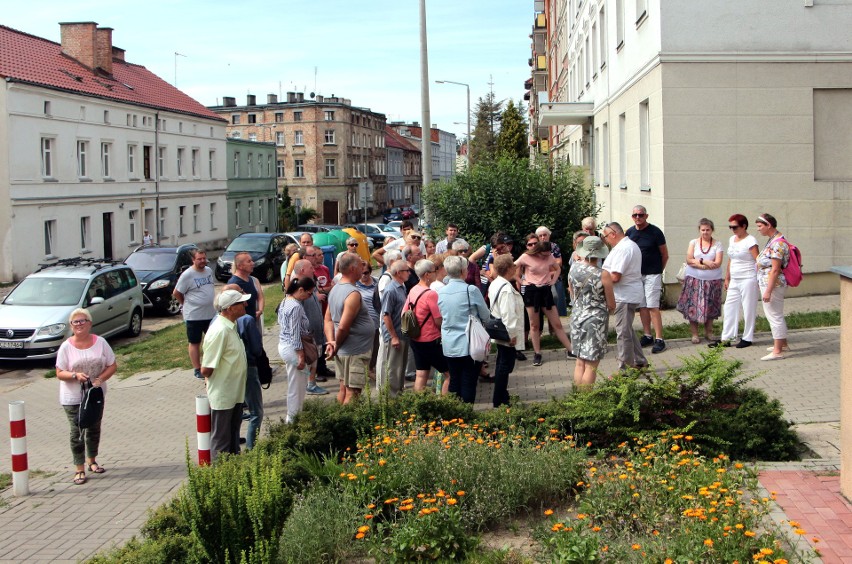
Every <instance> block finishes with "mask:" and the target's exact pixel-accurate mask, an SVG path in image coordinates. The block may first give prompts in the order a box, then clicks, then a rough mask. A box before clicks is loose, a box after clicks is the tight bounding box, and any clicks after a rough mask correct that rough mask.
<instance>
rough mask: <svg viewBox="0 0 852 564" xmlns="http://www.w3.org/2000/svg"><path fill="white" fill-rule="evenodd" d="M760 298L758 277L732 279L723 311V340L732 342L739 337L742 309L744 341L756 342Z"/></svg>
mask: <svg viewBox="0 0 852 564" xmlns="http://www.w3.org/2000/svg"><path fill="white" fill-rule="evenodd" d="M759 297H760V294H759V289H758V287H757V277H754V278H732V279H731V283H730V284H729V285H728V295H727V296H726V297H725V306H724V307H723V309H722V311H723V312H724V318H723V320H722V340H723V341H731V340H733V339H734V338H735V337H736V336H737V329H738V328H739V325H740V309H741V308H742V311H743V320H744V326H743V336H742V339H743V340H744V341H754V321H755V318H756V317H757V300H758V298H759Z"/></svg>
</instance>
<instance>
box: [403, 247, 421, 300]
mask: <svg viewBox="0 0 852 564" xmlns="http://www.w3.org/2000/svg"><path fill="white" fill-rule="evenodd" d="M402 258H404V259H405V262H407V263H408V267H409V276H408V279H407V280H406V281H405V284H404V285H405V293H406V294H408V292H410V291H411V289H412V288H414V287H415V286H416V285H417V283H418V282H420V278H418V276H417V274H416V273H415V272H414V265H415V264H417V261H418V260H420V259H422V258H423V253H422V252H421V251H420V245H406V246H405V247H403V249H402Z"/></svg>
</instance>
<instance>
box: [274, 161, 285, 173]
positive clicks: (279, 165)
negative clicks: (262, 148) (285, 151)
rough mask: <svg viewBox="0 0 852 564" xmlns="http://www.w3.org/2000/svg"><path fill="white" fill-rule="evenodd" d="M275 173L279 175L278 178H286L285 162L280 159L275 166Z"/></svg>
mask: <svg viewBox="0 0 852 564" xmlns="http://www.w3.org/2000/svg"><path fill="white" fill-rule="evenodd" d="M275 173H276V175H277V178H284V161H282V160H280V159H279V160H278V162H277V163H276V164H275Z"/></svg>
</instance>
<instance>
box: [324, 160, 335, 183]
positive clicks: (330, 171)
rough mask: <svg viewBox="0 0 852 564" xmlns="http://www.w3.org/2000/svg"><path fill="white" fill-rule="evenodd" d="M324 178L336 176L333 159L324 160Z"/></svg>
mask: <svg viewBox="0 0 852 564" xmlns="http://www.w3.org/2000/svg"><path fill="white" fill-rule="evenodd" d="M325 176H326V178H334V177H335V176H337V164H336V160H335V159H325Z"/></svg>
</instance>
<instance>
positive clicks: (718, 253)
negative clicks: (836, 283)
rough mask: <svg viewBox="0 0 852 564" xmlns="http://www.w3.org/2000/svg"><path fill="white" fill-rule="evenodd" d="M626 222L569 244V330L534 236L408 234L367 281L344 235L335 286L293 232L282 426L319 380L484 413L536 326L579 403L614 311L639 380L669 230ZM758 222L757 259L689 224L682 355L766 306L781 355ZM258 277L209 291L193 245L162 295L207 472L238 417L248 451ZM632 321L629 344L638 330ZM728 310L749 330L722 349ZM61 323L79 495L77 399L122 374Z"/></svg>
mask: <svg viewBox="0 0 852 564" xmlns="http://www.w3.org/2000/svg"><path fill="white" fill-rule="evenodd" d="M631 218H632V220H633V225H632V226H630V228H629V229H627V230H625V229H624V228H623V227H622V225H621V224H620V223H618V222H611V223H608V224H606V225H604V226H603V227H602V229H601V230H600V233H598V228H597V225H596V222H595V219H594V218H591V217H588V218H585V219H583V221H582V223H581V228H580V229H579V230H578V231H576V232H575V233H573V235H572V237H571V241H572V242H573V249H572V252H571V253H570V255H568V260H567V276H566V277H565V282H567V290H568V293H569V295H570V300H571V321H570V330H569V331H568V332H567V333H566V332H565V330H564V329H563V326H562V323H561V320H560V318H559V315H558V313H557V309H556V302H557V301H558V298H559V295H560V292H563V293H564V291H563V290H562V288H563V286H562V284H563V255H562V252H561V249H560V248H559V246H558V245H556V244H555V243H554V242H553V241H551V240H550V238H551V232H550V230H549V229H548V228H547V227H545V226H540V227H538V228H537V229H536V230H535V231H534V232H533V233H530V234H529V235H527V236H525V237H524V247H525V248H524V249H523V252H521V253H520V254H519V256H518V257H517V258H515V257H514V256H513V254H512V251H513V249H514V243H515V241H514V239H513V237H512V236H511V235H509V234H507V233H505V232H502V231H499V232H497V233H495V234H494V235H493V236H492V237H491V238H490V240H489V241H488V242H487V243H486V244H484V245H482V246H480V247H478V248H477V249H476V250H475V251H472V248H471V245H470V244H469V243H468V242H467V241H466V240H464V239H462V238H460V237H459V229H458V226H456V225H454V224H449V225H448V226H447V227H446V237H445V238H443V239H441V240H440V241H434V240H430V239H429V238H428V237H426V236H425V235H424V234H423V233H421V232H419V231H417V230H416V229H415V228H414V226H413V225H412V223H411V222H410V221H404V222H403V224H402V234H403V236H402V237H401V238H399V239H396V240H393V241H388V242H387V244H386V245H385V246H383V247H382V248H380V249H377V250H376V251H375V252H374V253H373V255H372V256H373V258H374V259H375V261H376V262H377V263H378V264H379V265H380V266H381V267H382V269H383V272H382V274H381V275H380V276H379V277H376V276H374V275H373V269H372V267H371V265H370V264H369V263H368V262H367V261H365V260H364V259H363V258H362V257H361V255H359V254H358V245H359V244H360V243H359V241H358V240H357V239H355V238H351V239H349V240H348V241H347V250H346V251H344V252H342V253H340V254H339V255H338V256H337V257H336V264H335V269H334V270H335V275H334V276H333V277H332V274H331V272H330V271H329V269H328V267H326V266H325V265H324V264H323V261H322V259H323V252H322V249H320V248H318V247H315V246H314V245H313V239H312V236H311V235H310V234H309V233H304V234H303V235H302V237H301V240H300V246H298V247H296V246H288V248H287V249H285V252H286V254H287V257H286V259H287V260H286V261H285V263H284V265H283V266H282V269H281V279H282V288H283V290H284V293H285V297H284V299H283V300H282V302H281V303H280V304H279V306H278V308H277V315H278V324H279V339H278V355H279V357H280V358H281V360H282V361H283V363H284V368H285V373H286V377H287V384H288V392H287V415H286V421H287V422H288V423H289V422H292V421H293V420H294V418H295V417H296V416H297V414H298V413H299V412H300V411H301V410H302V408H303V405H304V402H305V398H306V396H307V395H322V394H328V393H329V392H328V391H327V390H326V389H325V388H323V387H321V386H319V385H318V384H317V382H326V381H327V380H328V378H332V377H334V378H337V380H338V384H339V385H338V390H337V401H338V402H339V403H341V404H347V403H349V402H351V401H352V400H353V399H354V398H356V397H358V396H359V395H360V394H361V393H363V392H365V391H369V390H370V388H371V387H375V388H377V389H379V390H385V391H386V393H388V394H389V395H390V396H396V395H398V394H400V393H403V391H404V390H405V388H406V382H413V385H412V388H413V390H414V392H422V391H424V390H426V389H427V388H428V387H429V382H430V380H432V382H433V385H434V389H435V391H436V393H441V394H456V395H457V396H459V397H460V398H461V399H462V401H465V402H468V403H473V402H474V401H475V399H476V395H477V388H478V384H480V383H488V384H491V385H493V391H492V403H493V405H494V407H498V406H501V405H508V404H509V392H508V385H509V377H510V375H511V373H512V372H513V370H514V368H515V364H516V362H517V361H525V360H527V359H526V356H525V355H524V352H523V351H524V350H525V349H526V346H527V342H528V341H529V343H530V344H531V347H532V350H533V362H532V364H533V365H534V366H541V365H542V363H543V356H542V353H541V337H542V331H543V328H544V322H545V320H546V321H547V322H548V325H549V331H550V334H551V335H553V336H554V337H555V338H556V339H557V340H558V341H559V342H560V343H561V344H562V346H564V347H565V355H566V359H568V360H571V359H576V361H575V365H574V374H573V378H574V385H575V388H576V389H578V390H582V389H587V388H589V387H591V386H592V385H593V384H594V382H595V378H596V375H597V368H598V365H599V364H600V361H601V359H602V358H603V357H604V355H605V354H606V351H607V333H608V328H609V327H608V324H609V317H610V314H613V315H614V324H615V333H616V347H615V349H616V359H617V361H618V366H619V369H628V368H638V369H642V368H644V367H646V366H647V365H648V360H647V357H646V356H645V353H644V350H643V349H645V348H647V347H650V348H651V353H652V354H656V353H659V352H662V351H664V350H665V349H666V342H665V340H664V339H663V327H662V317H661V315H660V299H661V291H662V284H663V280H662V274H663V271H664V270H665V268H666V266H667V264H668V261H669V252H668V248H667V245H666V238H665V235H664V234H663V232H662V230H661V229H659V228H658V227H657V226H655V225H653V224H651V223H649V222H648V212H647V210H646V209H645V208H644V207H643V206H639V205H637V206H635V207H634V208H633V211H632V214H631ZM755 223H756V225H757V230H758V232H759V234H760V235H761V236H763V237H765V238H766V239H767V242H766V243H765V244H764V246H763V248H762V249H761V248H760V245H759V243H758V241H757V239H756V238H755V237H754V236H752V235H750V234H749V233H748V227H749V221H748V219H747V218H746V217H745V216H744V215H742V214H734V215H732V216H730V217H729V218H728V227H729V229H730V230H731V233H732V234H731V237H730V239H729V241H728V245H727V247H725V246H724V245H723V243H722V241H720V240H718V239H716V238H715V237H714V229H715V226H714V224H713V222H712V221H711V220H709V219H707V218H702V219H701V220H700V221H699V222H698V236H697V237H696V238H695V239H693V240H691V241H690V242H689V245H688V247H687V250H686V256H685V260H684V263H683V269H682V271H683V273H682V276H681V275H679V278H682V281H681V282H682V285H683V288H682V291H681V294H680V298H679V300H678V303H677V310H678V311H679V312H681V313H682V314H683V316H684V318H685V319H686V320H687V321H688V322H689V325H690V329H691V333H692V342H693V343H696V344H698V343H700V342H701V337H700V335H699V332H700V329H701V328H702V327H703V332H704V338H705V339H707V340H708V341H709V346H711V347H728V346H736V347H737V348H745V347H749V346H751V345H752V342H753V339H754V326H755V318H756V308H757V302H758V300H761V301H762V303H763V309H764V313H765V315H766V318H767V320H768V321H769V324H770V327H771V330H772V337H773V344H772V346H771V347H769V348H768V349H767V352H768V354H767V355H765V356H763V357H762V358H761V360H766V361H768V360H780V359H783V358H784V352H785V351H787V350H789V346H788V344H787V326H786V323H785V321H784V295H785V292H786V287H787V282H786V279H785V275H784V268H785V267H786V266H787V264H788V262H789V260H790V247H789V245H788V244H787V242H786V240H785V239H784V236H783V235H782V234H781V232H780V231H779V230H778V224H777V220H776V219H775V218H774V217H773V216H772V215H770V214H769V213H762V214H760V215H759V216H758V217H757V218H756V220H755ZM726 252H727V255H728V260H727V262H725V261H724V255H725V253H726ZM723 264H724V267H723ZM253 269H254V263H253V261H252V258H251V255H250V254H249V253H238V254H237V255H236V256H235V258H234V264H233V275H232V277H231V279H230V280H228V282H227V284H226V285H225V286H224V287H223V289H222V291H221V292H220V293H219V294H218V295H216V293H215V290H214V284H213V272H212V271H211V269H210V267H209V266H207V256H206V253H205V252H204V251H203V250H200V249H197V250H195V251H194V256H193V264H192V265H191V266H190V267H189V268H188V269H186V270H185V271H184V272H183V274H182V275H181V276H180V278H179V280H178V282H177V284H176V288H175V290H174V296H175V298H176V299H177V300H178V301H179V302H180V303H181V304H182V305H183V317H184V321H185V327H186V338H187V342H188V354H189V359H190V362H191V364H192V367H193V371H194V374H195V377H196V378H199V379H203V380H204V382H205V386H206V389H207V396H208V399H209V402H210V408H211V454H212V457H213V458H214V459H215V457H216V456H217V455H218V454H221V453H233V454H236V453H239V452H240V442H241V439H240V427H241V422H242V421H243V420H244V419H247V420H248V429H247V434H246V435H247V436H246V438H245V443H246V448H247V449H251V448H253V447H254V444H255V442H256V440H257V438H258V436H259V434H260V427H261V422H262V419H263V413H264V411H263V396H262V391H261V384H260V376H259V368H258V367H259V366H260V365H261V363H264V362H268V359H267V358H266V353H265V351H264V350H263V343H262V339H261V336H262V334H263V310H264V307H265V304H264V294H263V291H262V288H261V285H260V283H259V281H258V280H257V279H256V278H255V277H254V276H252V272H253ZM723 288H724V289H725V290H726V298H725V302H724V304H723V303H722V293H723V292H722V290H723ZM563 297H564V296H563ZM637 311H638V312H639V316H640V319H641V324H642V334H641V335H637V334H636V333H635V331H634V328H633V322H634V318H635V315H636V312H637ZM723 313H724V323H723V329H722V334H721V336H720V338H719V339H716V338H715V337H714V335H713V321H714V320H716V319H718V318H719V317H720V316H722V314H723ZM740 313H742V317H743V319H744V326H743V332H742V334H741V336H740V338H739V340H738V342H736V344H734V341H735V340H736V337H737V332H738V327H739V321H740ZM493 318H497V319H499V320H500V321H501V322H502V325H503V326H504V327H505V333H501V334H500V335H501V338H498V339H494V340H493V344H494V345H496V351H497V354H496V359H495V362H494V375H493V376H491V375H490V374H489V363H488V357H487V352H485V351H482V350H478V349H477V348H476V344H475V343H474V342H473V341H472V339H471V324H474V323H476V321H479V322H480V323H485V322H487V321H490V320H492V319H493ZM69 322H70V326H71V328H72V331H73V335H72V336H71V337H70V338H69V339H68V340H67V341H66V342H65V343H63V344H62V346H61V348H60V350H59V353H58V356H57V361H56V374H57V378H58V380H59V384H60V403H61V404H62V406H63V408H64V410H65V412H66V414H67V417H68V421H69V424H70V427H71V434H70V444H71V451H72V456H73V462H74V465H75V468H76V472H75V475H74V483H75V484H83V483H85V482H86V470H88V471H89V472H92V473H102V472H104V471H105V470H104V468H103V467H102V466H100V465H99V464H98V462H97V455H98V445H99V440H100V424H99V423H98V424H96V425H92V426H89V427H88V428H86V429H80V428H79V425H78V424H77V414H78V412H79V411H80V405H81V403H82V401H83V388H84V387H85V386H86V385H91V386H95V387H101V388H104V390H105V388H106V382H107V380H109V378H110V377H111V376H112V375H113V374H114V373H115V370H116V363H115V355H114V354H113V352H112V350H111V349H110V347H109V345H108V344H107V343H106V341H105V340H103V339H101V338H99V337H97V336H96V335H93V334H91V332H90V330H91V317H90V315H89V313H88V312H87V311H86V310H85V309H78V310H75V311H74V312H73V313H72V314H71V317H70V319H69ZM504 335H508V338H505V336H504ZM332 362H333V365H334V370H332V369H331V368H330V366H329V364H331V363H332Z"/></svg>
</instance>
